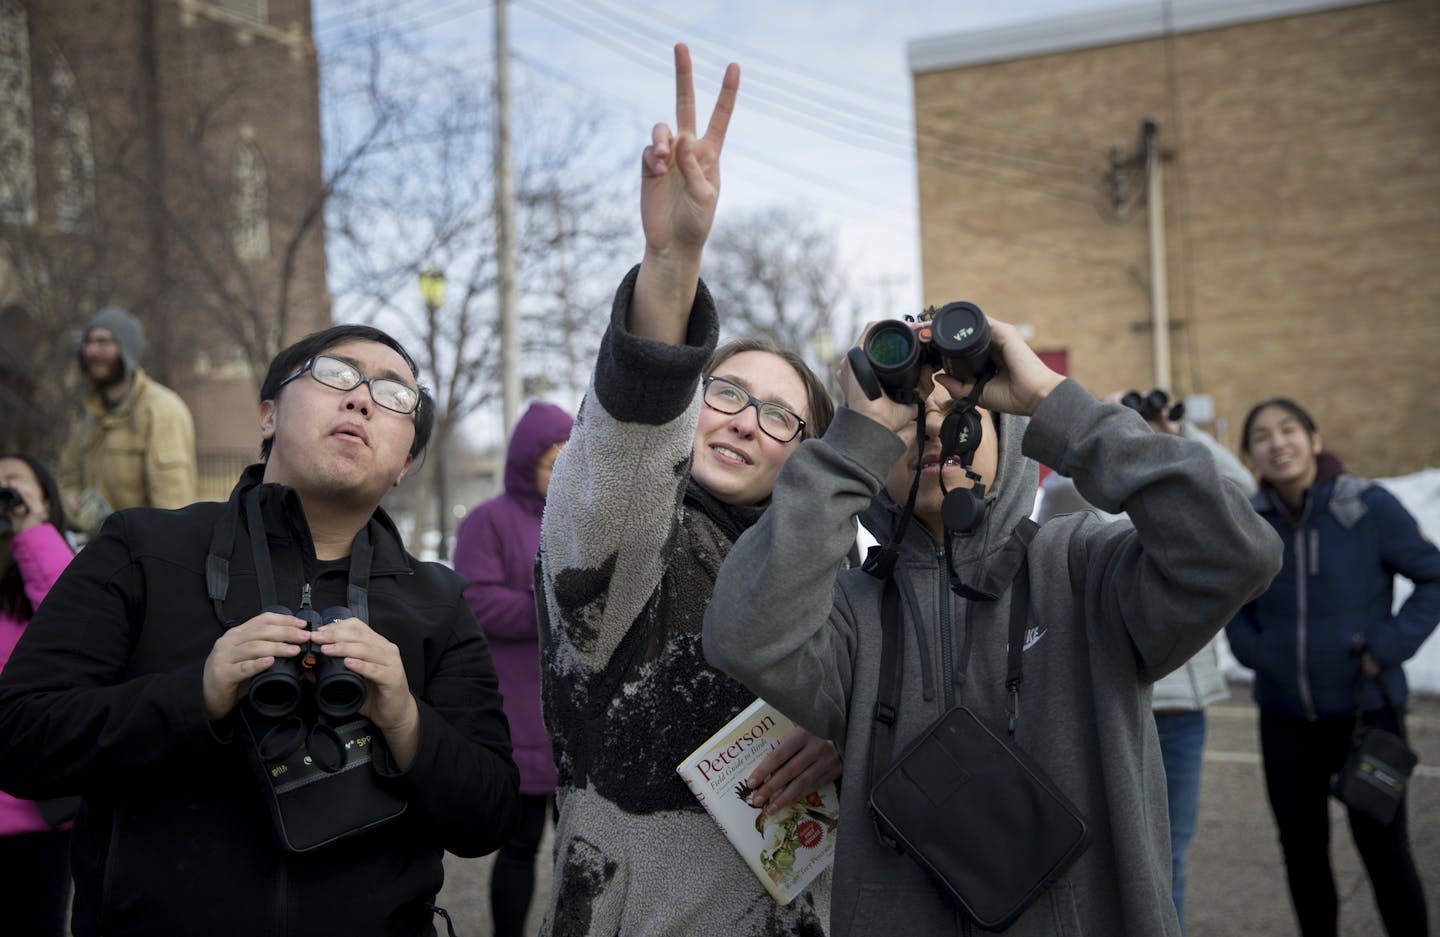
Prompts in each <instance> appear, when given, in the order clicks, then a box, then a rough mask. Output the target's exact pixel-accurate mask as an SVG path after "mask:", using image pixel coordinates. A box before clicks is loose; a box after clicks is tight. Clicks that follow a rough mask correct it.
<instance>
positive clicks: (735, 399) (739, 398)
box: [703, 376, 805, 442]
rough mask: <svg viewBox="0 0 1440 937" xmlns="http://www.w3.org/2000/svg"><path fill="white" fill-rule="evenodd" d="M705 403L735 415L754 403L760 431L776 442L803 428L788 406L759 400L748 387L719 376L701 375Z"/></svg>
mask: <svg viewBox="0 0 1440 937" xmlns="http://www.w3.org/2000/svg"><path fill="white" fill-rule="evenodd" d="M703 399H704V401H705V406H707V407H709V408H710V409H711V410H716V411H718V412H720V413H728V414H730V415H732V416H733V415H735V414H736V413H739V412H740V411H741V410H744V409H745V408H746V407H754V408H755V412H756V413H758V414H759V415H760V418H759V426H760V431H761V432H762V433H764V434H765V435H766V436H769V437H770V438H771V439H774V440H776V441H777V442H789V441H790V440H792V439H794V438H795V437H796V436H798V435H800V431H801V430H803V429H804V428H805V421H804V420H802V419H800V417H799V416H798V415H797V414H796V413H795V411H794V410H791V409H789V408H788V407H782V406H781V405H780V404H778V403H771V402H770V401H768V400H761V399H760V398H759V397H755V396H753V395H752V394H751V393H750V392H749V391H748V390H746V389H745V388H743V387H741V386H740V385H739V384H736V383H735V382H734V381H727V380H725V378H723V377H714V376H711V377H707V378H705V396H704V398H703Z"/></svg>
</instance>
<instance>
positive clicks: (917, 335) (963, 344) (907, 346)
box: [849, 302, 995, 402]
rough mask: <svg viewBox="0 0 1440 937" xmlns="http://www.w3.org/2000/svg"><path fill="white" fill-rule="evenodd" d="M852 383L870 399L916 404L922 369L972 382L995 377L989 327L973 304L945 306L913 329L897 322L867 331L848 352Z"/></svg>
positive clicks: (885, 322)
mask: <svg viewBox="0 0 1440 937" xmlns="http://www.w3.org/2000/svg"><path fill="white" fill-rule="evenodd" d="M849 358H850V369H851V371H852V372H854V374H855V380H856V381H857V382H858V383H859V384H860V389H861V390H863V391H864V392H865V394H866V396H868V397H869V398H870V399H871V400H877V399H879V397H880V395H881V393H884V394H886V395H887V396H889V397H890V398H891V399H893V400H899V401H902V402H909V401H912V400H913V399H914V392H915V386H916V385H917V384H918V383H919V382H920V368H921V367H922V366H924V365H927V364H928V365H930V367H931V369H932V370H943V371H944V372H945V373H946V374H948V375H950V376H951V377H953V378H955V379H956V380H959V381H964V382H966V383H970V382H973V381H976V380H978V379H979V378H981V377H987V376H989V375H991V374H994V373H995V363H994V362H993V361H991V360H990V323H989V322H988V321H987V320H986V318H985V313H983V312H981V311H980V307H979V306H976V305H975V304H974V303H966V302H954V303H946V304H945V305H944V306H942V307H940V309H939V311H938V312H934V313H933V315H932V316H931V317H930V319H929V320H928V321H922V322H921V323H919V326H918V327H916V326H915V325H913V324H912V323H909V322H905V321H903V320H900V319H886V320H884V321H882V322H877V323H875V325H873V326H871V328H870V331H869V332H867V333H866V334H865V338H864V339H863V340H862V341H861V343H860V347H859V348H852V349H851V350H850V352H849Z"/></svg>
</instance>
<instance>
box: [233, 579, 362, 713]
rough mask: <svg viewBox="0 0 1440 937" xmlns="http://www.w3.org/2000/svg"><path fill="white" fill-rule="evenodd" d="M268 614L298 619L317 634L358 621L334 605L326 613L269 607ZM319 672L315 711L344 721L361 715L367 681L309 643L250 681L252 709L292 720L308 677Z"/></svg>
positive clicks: (280, 606) (339, 658)
mask: <svg viewBox="0 0 1440 937" xmlns="http://www.w3.org/2000/svg"><path fill="white" fill-rule="evenodd" d="M261 611H265V612H278V613H279V614H281V615H294V616H295V617H296V618H299V619H300V620H302V621H304V622H305V627H306V628H307V629H308V630H310V631H314V630H315V629H316V628H319V627H320V626H321V625H328V624H330V623H331V622H332V621H339V620H340V619H342V618H352V617H354V616H353V615H352V614H351V612H350V609H348V608H346V607H345V606H343V605H334V606H331V607H330V608H327V609H325V611H323V612H316V611H315V610H314V609H313V608H302V609H300V611H298V612H292V611H290V609H288V608H286V607H285V606H283V605H267V606H266V607H265V608H263V609H261ZM307 670H314V671H315V707H316V708H317V709H319V710H320V712H322V713H324V714H325V715H327V716H331V717H335V718H340V717H343V716H350V715H354V714H355V713H356V712H359V710H360V707H361V705H363V704H364V702H365V681H364V679H362V678H361V676H360V675H359V674H357V673H354V672H352V671H350V670H346V669H345V659H344V658H343V657H328V656H326V655H324V654H322V653H320V648H319V647H317V646H316V645H315V644H314V643H313V642H310V641H307V642H305V644H304V645H303V646H302V647H301V648H300V653H299V654H297V655H295V656H294V657H277V658H276V659H275V663H274V664H272V665H271V666H270V669H269V670H267V671H265V672H264V673H262V674H260V675H259V676H257V677H256V678H255V679H254V680H252V681H250V705H251V706H253V707H254V708H255V711H256V712H258V713H260V714H261V715H263V716H271V717H278V716H288V715H290V714H291V713H293V712H294V711H295V709H296V707H298V706H299V705H300V698H301V694H302V691H303V690H304V682H305V681H304V673H305V671H307Z"/></svg>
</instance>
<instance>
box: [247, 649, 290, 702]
mask: <svg viewBox="0 0 1440 937" xmlns="http://www.w3.org/2000/svg"><path fill="white" fill-rule="evenodd" d="M287 665H288V666H287ZM294 669H296V665H295V662H294V661H293V660H291V659H289V658H282V659H280V660H277V661H275V663H274V664H273V665H272V666H271V667H270V669H269V670H267V671H265V672H264V673H262V674H261V675H260V676H258V677H256V678H255V679H254V681H253V682H251V684H250V705H251V706H254V707H255V711H256V712H258V713H260V714H261V715H262V716H284V715H288V714H289V713H292V712H294V711H295V706H296V705H297V704H298V703H299V702H300V678H299V677H297V676H296V675H295V674H293V673H291V672H290V671H291V670H294Z"/></svg>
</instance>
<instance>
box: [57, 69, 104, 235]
mask: <svg viewBox="0 0 1440 937" xmlns="http://www.w3.org/2000/svg"><path fill="white" fill-rule="evenodd" d="M50 86H51V91H52V94H53V97H52V99H51V102H50V120H51V123H52V125H53V126H54V128H55V138H54V141H53V142H52V153H51V156H52V158H53V164H54V172H55V223H56V225H57V226H59V228H60V229H61V230H62V231H84V230H86V229H88V228H89V227H90V223H91V218H92V213H93V212H94V210H95V154H94V153H93V152H92V150H91V148H90V114H89V112H87V111H86V109H85V101H84V99H83V98H82V97H81V95H80V86H79V84H78V83H77V82H76V81H75V73H74V72H72V71H71V70H70V65H69V63H68V62H66V61H65V56H63V55H61V54H60V50H58V49H56V50H55V52H54V53H53V57H52V60H51V67H50Z"/></svg>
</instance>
